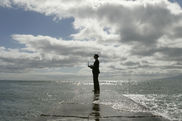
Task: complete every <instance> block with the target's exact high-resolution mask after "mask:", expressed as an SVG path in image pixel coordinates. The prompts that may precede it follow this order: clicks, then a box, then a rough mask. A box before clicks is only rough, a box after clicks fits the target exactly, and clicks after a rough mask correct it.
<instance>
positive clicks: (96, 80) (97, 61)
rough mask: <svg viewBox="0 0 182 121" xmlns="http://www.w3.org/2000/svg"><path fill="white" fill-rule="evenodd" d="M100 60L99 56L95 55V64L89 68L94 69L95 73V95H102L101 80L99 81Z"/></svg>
mask: <svg viewBox="0 0 182 121" xmlns="http://www.w3.org/2000/svg"><path fill="white" fill-rule="evenodd" d="M98 58H99V55H98V54H95V55H94V59H95V62H94V64H93V65H88V67H90V68H91V69H92V73H93V82H94V93H100V87H99V80H98V77H99V73H100V70H99V60H98Z"/></svg>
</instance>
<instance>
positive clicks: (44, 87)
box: [0, 79, 182, 121]
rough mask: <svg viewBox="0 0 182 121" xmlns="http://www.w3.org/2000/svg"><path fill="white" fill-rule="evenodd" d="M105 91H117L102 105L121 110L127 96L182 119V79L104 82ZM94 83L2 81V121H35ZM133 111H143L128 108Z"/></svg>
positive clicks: (82, 81) (0, 85) (150, 107)
mask: <svg viewBox="0 0 182 121" xmlns="http://www.w3.org/2000/svg"><path fill="white" fill-rule="evenodd" d="M100 87H101V92H102V91H105V92H107V91H108V92H109V91H110V92H113V94H115V95H116V97H118V98H116V99H114V100H105V102H100V103H103V104H106V105H109V106H111V107H112V108H115V109H117V110H123V109H126V108H125V107H126V106H123V104H122V103H120V102H122V98H119V96H121V95H123V96H125V97H127V98H130V99H131V100H133V101H135V102H136V103H137V104H140V105H143V106H145V107H146V108H147V109H148V111H149V112H151V113H154V114H157V115H161V116H163V117H165V118H167V119H169V120H176V121H180V120H182V80H180V79H177V80H148V81H135V80H100ZM92 89H93V83H92V81H91V80H79V81H76V80H75V81H69V80H67V81H65V80H62V81H61V80H60V81H23V80H21V81H19V80H11V81H9V80H1V81H0V121H34V120H35V119H36V118H37V117H39V116H40V115H41V114H42V113H43V112H45V111H46V110H50V108H51V107H53V105H54V104H56V103H57V104H59V103H60V104H61V103H63V102H66V101H68V100H71V99H72V98H74V97H75V96H76V95H79V94H83V95H84V94H85V95H86V94H87V93H90V92H92ZM126 110H129V111H140V110H139V109H138V110H133V109H132V107H131V108H127V109H126Z"/></svg>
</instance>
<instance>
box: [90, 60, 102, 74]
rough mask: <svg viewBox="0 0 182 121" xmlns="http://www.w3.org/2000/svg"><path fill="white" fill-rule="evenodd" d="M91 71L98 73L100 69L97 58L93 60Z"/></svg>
mask: <svg viewBox="0 0 182 121" xmlns="http://www.w3.org/2000/svg"><path fill="white" fill-rule="evenodd" d="M92 73H93V74H99V73H100V70H99V60H95V62H94V65H93V68H92Z"/></svg>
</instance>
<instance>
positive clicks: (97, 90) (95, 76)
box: [93, 73, 100, 93]
mask: <svg viewBox="0 0 182 121" xmlns="http://www.w3.org/2000/svg"><path fill="white" fill-rule="evenodd" d="M98 77H99V74H98V73H93V82H94V92H95V93H99V92H100V86H99V80H98Z"/></svg>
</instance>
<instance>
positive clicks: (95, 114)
mask: <svg viewBox="0 0 182 121" xmlns="http://www.w3.org/2000/svg"><path fill="white" fill-rule="evenodd" d="M99 96H100V94H94V96H93V103H92V113H91V114H90V116H92V117H93V118H94V119H95V121H100V120H99V118H100V105H99Z"/></svg>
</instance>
